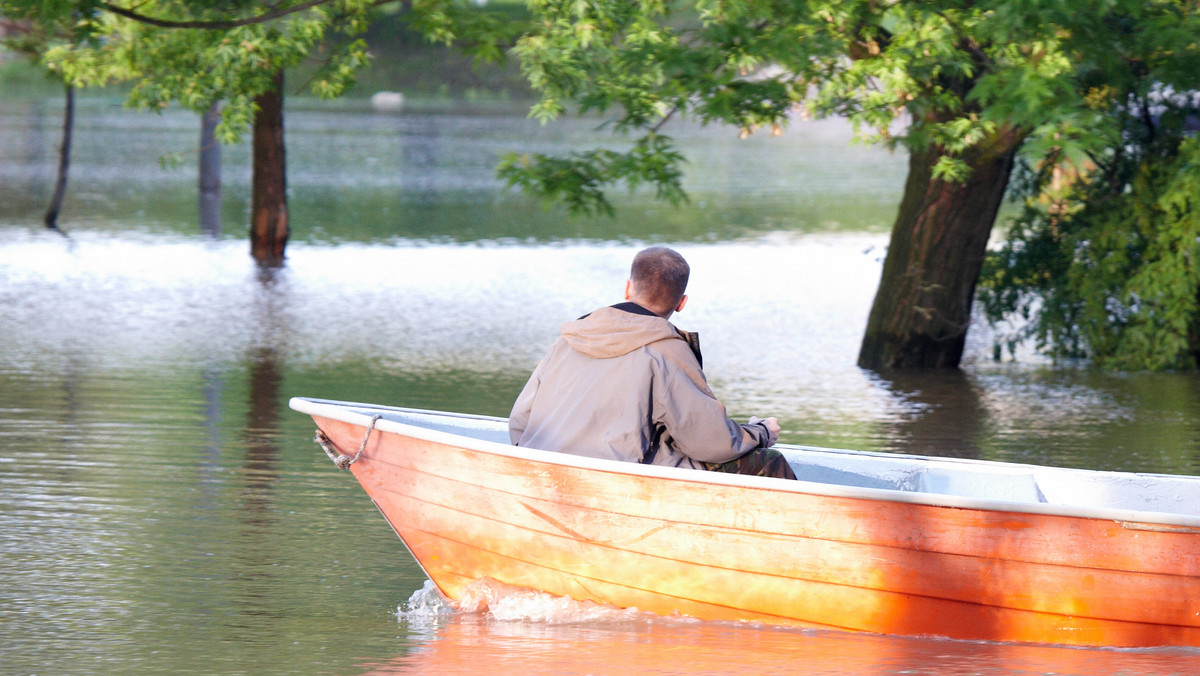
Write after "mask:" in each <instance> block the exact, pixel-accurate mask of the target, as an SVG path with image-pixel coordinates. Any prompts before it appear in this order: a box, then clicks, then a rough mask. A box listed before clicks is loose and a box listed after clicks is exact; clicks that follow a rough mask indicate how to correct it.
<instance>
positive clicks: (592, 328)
mask: <svg viewBox="0 0 1200 676" xmlns="http://www.w3.org/2000/svg"><path fill="white" fill-rule="evenodd" d="M562 337H563V340H565V341H566V343H567V345H568V346H570V347H571V349H573V350H575V351H576V352H579V353H581V354H584V355H587V356H589V357H593V358H596V359H609V358H612V357H620V356H621V355H625V354H629V353H630V352H633V351H634V350H637V349H639V348H642V347H645V346H646V345H649V344H651V343H655V342H658V341H660V340H667V339H671V338H676V339H679V340H683V336H681V335H680V334H679V331H678V330H676V329H675V327H674V325H672V324H671V322H669V321H667V320H665V319H663V318H662V317H659V316H657V315H642V314H635V313H633V312H627V311H625V310H621V309H618V308H615V307H605V308H600V309H599V310H596V311H595V312H593V313H591V314H590V315H587V316H586V317H581V318H580V319H576V320H575V321H571V322H567V323H566V324H563V327H562Z"/></svg>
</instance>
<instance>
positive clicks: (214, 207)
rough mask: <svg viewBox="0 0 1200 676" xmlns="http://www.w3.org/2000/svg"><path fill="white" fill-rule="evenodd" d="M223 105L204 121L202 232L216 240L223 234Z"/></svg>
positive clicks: (202, 130)
mask: <svg viewBox="0 0 1200 676" xmlns="http://www.w3.org/2000/svg"><path fill="white" fill-rule="evenodd" d="M220 117H221V104H220V103H214V104H212V106H211V107H210V108H209V109H208V110H207V111H206V112H205V113H204V116H203V117H202V118H201V121H200V186H199V188H200V205H199V208H200V230H201V231H202V232H204V233H205V234H208V235H211V236H213V237H216V236H218V235H220V234H221V144H220V143H219V142H218V141H217V137H216V133H215V132H216V128H217V122H218V121H219V120H220Z"/></svg>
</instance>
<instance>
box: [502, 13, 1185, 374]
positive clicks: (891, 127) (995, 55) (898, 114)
mask: <svg viewBox="0 0 1200 676" xmlns="http://www.w3.org/2000/svg"><path fill="white" fill-rule="evenodd" d="M531 4H532V6H533V8H534V11H535V19H537V21H536V22H535V25H537V26H539V29H538V30H536V31H535V32H533V33H531V34H530V35H528V36H526V37H525V38H524V39H522V41H521V42H520V44H519V45H518V47H517V52H518V54H519V55H520V57H521V59H522V64H523V67H524V69H525V71H526V73H527V75H528V77H529V79H530V81H531V83H532V84H533V85H534V87H535V88H536V89H537V90H538V91H539V92H540V94H541V100H540V102H539V103H538V105H537V106H536V107H535V109H534V113H535V114H536V115H538V116H540V117H541V118H542V119H551V118H553V117H555V116H557V115H560V114H562V113H563V112H565V111H566V107H567V105H568V104H571V103H574V104H577V105H578V108H579V110H580V111H582V112H587V111H598V112H608V111H615V112H613V113H612V118H613V123H614V127H615V128H616V129H617V130H620V131H624V132H633V133H636V134H637V137H636V138H635V140H634V141H633V142H632V144H631V147H630V149H629V150H628V151H627V152H624V153H618V152H613V151H585V152H578V153H574V154H572V155H571V156H568V157H565V158H561V157H545V156H537V155H527V156H511V157H509V158H508V159H507V160H506V162H505V164H504V165H503V167H502V169H501V171H502V175H504V176H505V177H507V179H508V180H509V181H510V183H513V184H516V185H520V186H523V187H525V188H527V189H530V190H532V191H534V192H535V193H538V194H540V195H542V196H544V197H547V198H553V199H565V200H566V201H567V202H568V204H569V205H570V206H571V207H572V208H574V209H576V210H583V211H605V210H608V209H611V207H610V206H609V204H608V202H607V201H606V199H605V197H604V190H605V189H606V188H607V187H609V186H611V185H612V184H614V183H618V182H624V183H626V184H627V185H629V186H630V187H635V186H638V185H641V184H643V183H648V184H650V185H652V186H654V188H655V189H656V191H657V193H658V194H659V195H660V196H662V197H664V198H666V199H669V200H676V201H678V200H681V199H685V196H684V195H683V191H682V189H681V187H680V177H681V172H680V169H679V164H680V162H681V161H682V156H681V155H680V154H679V153H678V152H677V151H676V150H675V149H674V147H673V145H672V143H671V141H670V139H669V138H667V137H665V136H663V135H662V133H661V132H662V129H663V128H664V123H665V122H666V121H667V120H668V119H670V118H671V117H673V116H676V115H688V116H691V117H693V118H695V119H698V120H700V121H702V122H704V123H710V122H719V123H726V124H731V125H734V126H735V127H738V128H740V129H741V133H743V134H748V133H751V132H753V131H754V130H755V129H758V128H762V127H766V128H770V129H771V130H772V133H779V132H781V131H782V128H783V127H784V126H786V125H787V123H788V122H789V120H790V117H791V115H792V114H793V112H794V111H795V110H796V109H797V108H799V109H801V110H803V111H805V112H807V113H811V114H814V115H818V116H828V115H840V116H844V117H846V118H848V119H849V120H851V121H852V122H853V123H854V124H855V126H856V128H857V129H858V131H859V133H860V135H861V136H862V137H863V138H865V139H867V140H870V141H874V142H879V143H883V144H886V145H887V146H889V147H900V148H904V149H906V150H907V151H908V152H909V153H910V162H909V174H908V179H907V181H906V183H905V188H904V196H903V199H902V200H901V205H900V209H899V213H898V214H897V217H896V221H895V223H894V226H893V229H892V237H891V243H890V246H889V249H888V254H887V258H886V261H885V263H884V267H883V274H882V278H881V280H880V286H879V291H878V294H877V296H876V298H875V303H874V305H873V308H872V311H871V315H870V319H869V321H868V325H867V328H866V332H865V336H864V339H863V343H862V349H861V352H860V356H859V364H860V365H862V366H864V367H866V368H871V369H885V368H895V367H901V368H902V367H956V366H957V365H958V363H959V361H960V358H961V355H962V350H963V346H964V344H965V338H966V332H967V327H968V326H969V324H970V319H971V311H972V303H973V299H974V293H975V286H976V283H977V280H978V278H979V272H980V269H981V266H982V263H983V260H984V255H985V251H986V246H987V241H988V238H989V235H990V233H991V231H992V228H993V226H994V224H995V220H996V215H997V212H998V209H999V207H1000V204H1001V200H1002V198H1003V196H1004V194H1005V191H1006V189H1007V186H1008V181H1009V177H1010V175H1011V170H1012V167H1013V164H1014V161H1015V158H1016V156H1017V154H1018V152H1021V153H1024V154H1026V155H1027V156H1029V157H1031V158H1040V157H1044V156H1046V155H1047V154H1048V153H1050V152H1052V151H1054V150H1055V149H1061V148H1062V147H1063V146H1064V145H1072V144H1074V145H1080V144H1085V142H1086V141H1087V139H1089V138H1091V137H1094V136H1097V135H1100V136H1103V135H1104V134H1105V133H1106V131H1107V130H1110V129H1111V128H1112V127H1113V124H1114V123H1113V122H1112V121H1111V120H1110V119H1109V117H1110V115H1109V113H1110V109H1106V108H1105V107H1104V106H1102V105H1097V104H1096V101H1095V100H1094V97H1091V98H1089V96H1088V89H1087V87H1086V86H1083V84H1082V83H1081V81H1080V79H1079V74H1080V69H1081V68H1082V69H1100V70H1103V68H1104V67H1106V66H1109V67H1111V66H1112V65H1113V64H1112V63H1111V61H1108V62H1106V61H1105V56H1104V55H1103V53H1102V50H1103V48H1104V46H1105V44H1104V43H1103V42H1096V40H1097V39H1108V38H1111V37H1112V36H1113V33H1114V31H1113V29H1112V26H1118V25H1119V26H1128V25H1131V26H1132V28H1129V29H1128V32H1130V33H1131V35H1132V36H1136V38H1137V39H1142V40H1147V41H1149V40H1153V39H1154V35H1153V33H1152V31H1154V30H1156V29H1158V28H1162V27H1164V26H1166V25H1168V24H1169V23H1170V22H1171V21H1176V22H1180V21H1182V22H1183V23H1184V24H1185V25H1188V24H1189V22H1193V23H1194V14H1195V8H1194V4H1189V3H1184V2H1174V1H1163V0H1157V1H1152V2H1148V3H1147V2H1142V1H1141V0H1138V1H1136V2H1135V1H1134V0H1105V1H1099V0H1097V1H1095V2H1091V1H1083V2H1078V3H1069V6H1068V3H1061V2H1057V1H1054V0H1045V1H1042V0H991V1H984V2H961V1H958V0H933V1H930V2H921V3H914V2H890V3H889V2H877V1H876V0H815V1H813V2H803V3H779V2H773V1H770V0H725V1H716V0H695V2H692V3H689V4H688V7H687V8H686V11H680V10H679V9H676V8H674V7H673V6H672V5H669V4H668V3H666V2H642V3H628V2H623V1H622V0H597V1H596V2H591V3H578V2H568V1H566V0H536V1H535V2H533V3H531ZM1194 34H1195V33H1193V35H1194ZM1130 39H1132V37H1131V38H1130ZM1035 161H1036V160H1035Z"/></svg>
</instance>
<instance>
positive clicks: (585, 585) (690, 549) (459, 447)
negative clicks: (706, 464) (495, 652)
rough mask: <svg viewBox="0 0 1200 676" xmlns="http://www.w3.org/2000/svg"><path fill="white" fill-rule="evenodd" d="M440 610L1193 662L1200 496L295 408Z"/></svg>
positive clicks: (1113, 475) (1042, 475) (1104, 476)
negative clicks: (647, 450)
mask: <svg viewBox="0 0 1200 676" xmlns="http://www.w3.org/2000/svg"><path fill="white" fill-rule="evenodd" d="M291 407H292V408H293V409H295V410H297V411H300V412H302V413H306V414H308V415H311V416H312V417H313V419H314V420H315V421H316V423H317V427H318V433H317V441H318V443H320V444H321V445H322V446H323V447H324V448H325V451H326V453H328V454H329V455H330V457H331V458H332V459H333V460H334V461H335V463H337V464H338V466H339V467H342V468H343V469H349V470H350V471H351V472H352V473H353V474H354V476H355V477H356V478H357V479H358V481H359V483H361V484H362V486H363V488H364V489H365V490H366V492H367V495H369V496H370V498H371V500H372V501H373V502H374V503H375V505H376V506H377V507H378V508H379V510H380V512H382V513H383V516H384V518H386V519H387V521H388V523H390V524H391V526H392V528H393V529H394V530H395V531H396V534H397V535H399V536H400V539H401V540H402V541H403V542H404V544H405V545H406V546H407V547H408V549H409V551H410V552H411V553H412V555H413V557H414V558H415V559H416V560H417V562H418V563H419V564H420V565H421V567H422V568H423V569H424V571H425V573H426V574H427V575H428V576H429V578H430V579H431V580H432V581H433V582H434V584H436V585H437V587H438V589H439V590H441V592H442V593H443V594H444V595H445V596H446V597H447V598H448V599H450V600H451V601H455V600H457V599H459V598H461V595H462V593H463V592H464V590H465V589H466V588H467V587H468V586H470V585H471V584H472V583H473V582H475V581H477V580H481V579H492V580H496V581H498V582H501V583H504V584H508V585H513V586H516V587H525V588H529V589H535V590H539V591H544V592H548V593H551V594H556V595H560V596H567V597H570V598H573V599H576V600H581V601H583V600H588V601H594V602H598V603H606V604H611V605H613V606H617V607H622V608H629V607H635V608H639V609H641V610H646V611H651V612H654V613H658V614H661V615H685V616H692V617H696V618H701V619H713V620H746V621H752V622H761V623H766V624H775V625H790V626H803V627H824V628H836V629H845V630H854V631H867V632H875V633H882V634H898V635H909V636H943V637H950V638H960V639H982V640H991V641H1015V642H1030V643H1052V644H1063V645H1085V646H1165V645H1172V646H1200V477H1189V476H1169V475H1160V474H1129V473H1120V472H1097V471H1089V470H1075V469H1063V468H1051V467H1041V466H1034V465H1019V464H1009V463H997V462H987V461H980V460H958V459H950V458H931V457H923V456H912V455H893V454H885V453H865V452H855V451H840V450H830V449H816V448H802V447H790V446H780V447H779V448H780V450H782V451H783V452H784V454H785V455H786V456H787V457H788V460H789V462H790V463H791V465H792V467H793V469H794V470H795V472H796V475H797V477H798V478H799V481H787V480H783V479H771V478H763V477H750V476H739V475H730V474H722V473H715V472H702V471H696V470H688V469H678V468H669V467H657V466H648V465H640V464H633V463H622V462H616V461H608V460H599V459H593V458H585V457H579V456H574V455H570V454H567V453H555V452H549V451H539V450H534V449H524V448H518V447H515V446H512V445H511V444H510V443H509V442H508V428H507V423H506V421H505V420H503V419H499V418H490V417H482V416H471V415H461V414H453V413H441V412H435V411H421V410H415V409H405V408H396V407H387V406H376V405H371V404H358V403H348V402H337V401H327V400H320V399H308V398H295V399H292V401H291Z"/></svg>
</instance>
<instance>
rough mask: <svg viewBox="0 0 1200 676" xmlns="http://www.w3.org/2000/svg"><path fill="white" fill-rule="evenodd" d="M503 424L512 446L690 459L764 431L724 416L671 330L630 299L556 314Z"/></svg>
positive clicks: (737, 453)
mask: <svg viewBox="0 0 1200 676" xmlns="http://www.w3.org/2000/svg"><path fill="white" fill-rule="evenodd" d="M508 427H509V434H510V436H511V437H512V441H513V443H514V444H517V445H518V446H527V447H530V448H539V449H543V450H550V451H562V452H565V453H575V454H578V455H586V456H591V457H595V458H608V459H613V460H626V461H630V462H649V463H652V464H655V465H668V466H681V467H690V468H694V469H701V468H703V465H701V464H700V463H704V462H716V463H720V462H727V461H729V460H733V459H735V458H738V457H741V456H742V455H744V454H745V453H747V452H749V451H751V450H753V449H755V448H758V447H761V446H763V445H765V443H764V442H766V441H767V439H768V432H767V429H766V427H765V426H764V425H762V424H754V425H750V424H746V425H741V424H738V423H736V422H734V421H732V420H729V419H728V418H727V417H726V414H725V406H724V405H723V404H721V402H720V401H718V400H717V398H716V397H715V396H713V393H712V391H711V390H710V389H709V388H708V383H707V381H706V380H705V378H704V372H703V371H701V370H700V362H699V361H698V359H697V356H696V355H695V354H694V353H693V352H692V349H691V348H690V347H689V345H688V343H687V341H686V340H685V339H684V338H683V336H682V335H681V334H680V332H679V330H678V329H676V328H675V327H674V326H673V325H672V324H671V323H670V322H668V321H667V320H665V319H663V318H662V317H659V316H657V315H654V314H653V313H651V312H650V311H649V310H646V309H644V308H642V307H640V306H638V305H635V304H633V303H622V304H621V305H617V306H613V307H606V308H601V309H599V310H597V311H595V312H593V313H592V314H590V315H587V316H585V317H582V318H580V319H578V320H575V321H572V322H567V323H566V324H564V325H563V328H562V335H561V337H559V339H558V340H556V341H555V342H554V345H553V346H551V348H550V351H549V352H548V353H547V354H546V356H545V357H543V358H542V361H541V362H540V363H539V364H538V365H537V368H535V369H534V371H533V375H531V376H530V377H529V382H528V383H526V385H525V389H524V390H522V391H521V394H520V395H519V396H518V397H517V401H516V403H515V404H514V405H513V410H512V415H511V416H510V417H509V421H508Z"/></svg>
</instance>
